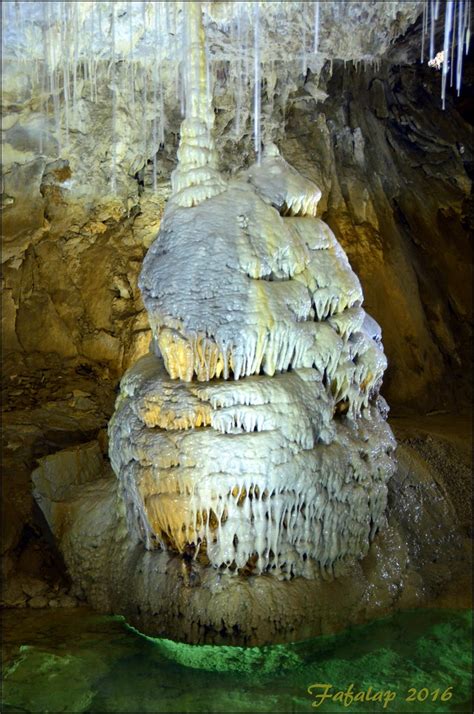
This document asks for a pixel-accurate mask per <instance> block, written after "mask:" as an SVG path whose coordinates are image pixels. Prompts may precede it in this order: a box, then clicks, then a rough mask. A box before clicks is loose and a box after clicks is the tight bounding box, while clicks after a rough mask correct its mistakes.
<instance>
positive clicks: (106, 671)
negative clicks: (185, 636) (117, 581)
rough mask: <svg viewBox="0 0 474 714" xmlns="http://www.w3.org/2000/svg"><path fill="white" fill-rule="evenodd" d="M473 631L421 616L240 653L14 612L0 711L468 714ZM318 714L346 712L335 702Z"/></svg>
mask: <svg viewBox="0 0 474 714" xmlns="http://www.w3.org/2000/svg"><path fill="white" fill-rule="evenodd" d="M471 624H472V614H471V613H470V612H469V611H460V610H413V611H408V612H403V613H397V614H395V615H394V616H392V617H389V618H384V619H382V620H378V621H375V622H372V623H370V624H369V625H363V626H357V627H353V628H350V629H349V630H347V631H345V632H344V633H342V634H339V635H331V636H324V637H319V638H317V639H310V640H306V641H304V642H295V643H291V644H287V645H274V646H267V647H250V648H241V647H227V646H210V645H205V646H196V645H183V644H180V643H175V642H172V641H170V640H163V639H151V638H146V637H143V636H141V635H139V634H138V633H137V632H136V631H134V630H132V629H131V628H129V627H127V625H126V624H125V623H124V621H123V619H122V618H119V617H105V616H101V615H97V614H95V613H93V612H91V611H90V610H89V609H88V608H86V607H82V608H77V609H76V610H74V611H69V612H66V611H64V610H56V611H54V612H53V611H47V610H43V611H39V612H32V611H31V610H28V609H26V610H23V611H22V612H21V613H20V612H18V611H13V610H10V611H7V612H6V613H5V614H4V617H3V633H4V670H3V671H4V686H3V706H2V711H10V712H20V711H21V712H25V711H26V712H47V711H50V712H65V711H75V712H89V713H91V714H92V713H95V712H306V711H307V712H309V711H311V710H312V706H314V705H315V703H317V702H318V701H319V700H318V698H317V695H318V694H320V693H321V692H322V691H323V690H322V689H321V687H322V686H323V683H329V684H330V685H331V690H330V691H331V693H332V695H333V696H334V695H335V693H336V692H337V691H347V690H348V689H349V688H350V686H351V685H352V696H353V697H354V696H355V694H356V693H357V692H364V693H365V695H364V698H363V699H362V700H359V701H357V700H355V701H352V702H351V701H350V700H347V701H349V704H350V710H351V711H353V710H355V711H361V712H367V711H369V712H371V711H374V712H375V711H383V710H385V709H387V710H388V711H391V712H413V711H415V710H416V712H430V713H432V712H470V711H472V708H471V704H472V702H471V701H470V674H471V647H470V642H469V640H470V627H471ZM311 685H316V686H315V688H313V690H312V692H311V693H309V692H308V688H309V687H310V686H311ZM317 685H319V686H317ZM377 692H382V693H383V694H381V695H379V697H382V699H380V698H379V700H377V697H376V696H375V695H376V693H377ZM388 692H391V693H392V694H391V695H389V694H388ZM367 693H369V695H368V696H367ZM370 693H371V695H370ZM370 696H371V697H372V699H371V698H370ZM386 697H387V699H385V698H386ZM384 701H386V705H385V706H384V705H383V702H384ZM319 703H320V706H319V707H318V709H319V711H322V712H340V711H341V706H342V705H341V703H340V701H337V699H336V700H332V699H327V700H326V701H324V702H323V703H322V705H321V702H319ZM346 706H347V705H346ZM343 710H345V709H343Z"/></svg>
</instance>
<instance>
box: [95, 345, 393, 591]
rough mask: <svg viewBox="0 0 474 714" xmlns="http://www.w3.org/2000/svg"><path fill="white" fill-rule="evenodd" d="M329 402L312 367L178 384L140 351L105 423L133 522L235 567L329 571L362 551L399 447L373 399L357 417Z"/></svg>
mask: <svg viewBox="0 0 474 714" xmlns="http://www.w3.org/2000/svg"><path fill="white" fill-rule="evenodd" d="M334 405H335V400H334V398H333V397H332V396H331V395H330V393H329V390H328V389H327V388H326V387H325V386H324V384H323V382H322V378H321V374H320V373H319V372H318V371H317V370H316V369H311V368H306V369H304V368H303V369H295V370H292V371H291V372H286V373H279V374H276V375H275V376H273V377H269V376H251V377H247V378H245V379H241V380H239V381H238V382H235V381H227V382H226V381H224V380H219V381H217V380H216V381H214V382H206V383H200V382H197V381H194V382H191V383H184V382H180V381H176V380H171V379H170V377H169V376H168V375H167V373H166V371H165V370H164V368H163V365H162V361H161V360H160V359H159V358H157V357H156V356H154V355H150V356H148V357H143V358H142V359H141V360H139V362H137V364H136V365H135V366H134V367H132V368H131V369H130V370H129V371H128V373H127V374H126V375H125V377H124V378H123V380H122V386H121V395H120V397H119V400H118V403H117V409H116V413H115V416H114V418H113V421H112V423H111V425H110V429H109V431H110V438H111V452H110V453H111V458H112V466H113V468H114V470H115V472H116V473H117V474H118V475H119V478H120V481H121V485H122V496H123V498H124V501H125V503H126V505H127V511H128V524H129V528H130V530H132V531H133V532H134V533H135V535H136V536H138V537H139V538H140V537H141V539H142V540H143V542H144V543H145V545H146V547H147V548H150V549H153V548H156V547H158V548H162V549H168V548H170V549H172V550H174V551H177V552H179V553H182V554H184V553H186V554H187V555H191V556H192V557H193V558H194V559H197V560H199V562H201V563H204V564H210V565H212V566H214V567H220V568H222V567H224V568H226V569H229V571H230V572H234V573H236V574H237V573H242V572H243V571H244V569H245V572H251V573H253V574H261V573H263V572H270V573H271V574H273V575H276V576H277V577H279V578H288V577H290V576H294V575H303V576H305V577H310V578H311V577H315V575H319V573H321V575H322V576H323V577H326V576H327V575H331V574H332V571H333V566H334V564H335V563H336V562H337V561H340V560H343V559H347V558H350V557H360V556H361V555H364V554H365V553H366V551H367V549H368V546H369V540H370V537H371V536H373V535H374V533H375V532H376V531H377V529H378V528H379V527H380V526H381V525H382V524H383V523H384V510H385V506H386V494H387V481H388V479H389V477H390V476H391V474H392V472H393V468H394V461H393V456H392V452H393V449H394V446H395V443H394V439H393V437H392V435H391V432H390V429H389V427H388V426H387V424H386V423H385V421H384V419H383V418H382V417H381V415H380V413H379V411H378V408H377V406H371V407H370V408H369V409H368V410H367V414H366V418H365V419H361V420H359V421H357V422H355V421H352V420H349V419H343V420H342V421H341V420H335V419H334V418H333V414H334Z"/></svg>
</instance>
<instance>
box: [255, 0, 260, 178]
mask: <svg viewBox="0 0 474 714" xmlns="http://www.w3.org/2000/svg"><path fill="white" fill-rule="evenodd" d="M259 6H260V2H259V0H257V2H255V4H254V82H255V86H254V110H253V112H254V145H255V152H256V154H257V163H258V164H260V161H261V154H262V151H261V140H260V105H261V95H260V92H261V87H260V82H261V67H260V7H259Z"/></svg>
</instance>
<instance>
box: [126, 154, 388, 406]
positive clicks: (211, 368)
mask: <svg viewBox="0 0 474 714" xmlns="http://www.w3.org/2000/svg"><path fill="white" fill-rule="evenodd" d="M265 176H268V180H267V181H266V180H265ZM178 196H179V194H178ZM319 197H320V191H319V189H318V188H317V187H316V186H315V185H314V184H313V183H312V182H310V181H309V180H306V179H304V178H303V177H301V176H300V175H298V174H297V172H296V171H295V170H294V169H292V168H291V167H289V166H288V164H286V162H285V161H284V159H283V158H282V157H280V156H275V155H274V152H273V151H272V153H271V155H270V156H266V157H264V159H263V161H262V163H261V165H260V166H259V167H255V168H253V169H251V170H250V171H249V173H248V175H244V177H243V178H241V179H237V180H234V181H233V182H231V183H230V184H229V185H228V186H227V188H226V189H225V190H223V191H221V193H220V194H219V195H217V196H214V197H212V198H211V199H210V200H208V201H205V202H201V203H199V204H198V205H196V206H194V207H193V208H192V209H183V208H182V207H181V206H180V205H176V202H175V200H174V199H173V198H172V199H171V201H170V202H169V204H168V207H167V209H166V211H165V214H164V216H163V220H162V223H161V227H160V233H159V237H158V240H157V241H156V242H155V243H154V244H153V245H152V246H151V248H150V250H149V252H148V254H147V256H146V257H145V260H144V263H143V269H142V273H141V278H140V287H141V290H142V293H143V297H144V302H145V307H146V309H147V312H148V315H149V318H150V324H151V328H152V330H153V334H154V338H155V342H156V345H157V346H158V348H159V351H160V352H161V354H162V355H163V358H164V362H165V367H166V370H167V371H168V373H169V374H170V375H171V377H172V378H179V379H182V380H184V381H190V380H192V379H193V377H196V378H197V379H198V380H200V381H208V380H211V379H213V378H215V377H222V378H223V379H229V378H233V379H239V378H241V377H244V376H245V377H248V376H250V375H252V374H260V373H262V372H263V373H264V374H267V375H269V376H272V375H274V374H275V373H276V372H280V371H285V370H288V369H289V368H293V369H300V368H313V367H314V368H315V369H317V370H318V372H319V374H320V377H321V379H322V378H325V379H326V380H327V381H328V383H329V385H330V386H331V387H332V390H333V392H334V394H335V396H336V397H337V401H338V402H339V401H344V400H347V408H348V409H349V410H350V412H351V414H352V415H353V416H355V415H359V414H360V413H361V409H362V408H363V407H367V406H368V403H369V399H370V395H371V393H372V391H373V390H374V389H376V387H377V386H378V385H379V383H380V380H381V378H382V374H383V372H384V369H385V367H386V359H385V356H384V354H383V349H382V346H381V342H380V330H379V328H378V327H377V326H376V325H374V321H373V320H372V319H366V314H365V312H364V310H363V309H362V308H361V304H362V300H363V296H362V289H361V286H360V283H359V280H358V278H357V276H356V275H355V274H354V272H353V271H352V269H351V267H350V264H349V261H348V260H347V257H346V255H345V253H344V251H343V250H342V248H341V247H340V245H339V244H338V242H337V240H336V238H335V236H334V234H333V233H332V231H331V229H330V228H329V226H327V225H326V224H325V223H324V222H323V221H321V220H320V219H319V218H315V217H314V214H315V213H316V207H317V202H318V200H319ZM282 212H283V213H284V214H285V215H282V214H281V213H282Z"/></svg>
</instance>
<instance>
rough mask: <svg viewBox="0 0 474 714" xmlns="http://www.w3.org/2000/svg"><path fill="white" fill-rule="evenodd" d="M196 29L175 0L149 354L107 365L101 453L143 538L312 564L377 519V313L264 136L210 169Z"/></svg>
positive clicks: (275, 568) (193, 16)
mask: <svg viewBox="0 0 474 714" xmlns="http://www.w3.org/2000/svg"><path fill="white" fill-rule="evenodd" d="M201 32H202V29H201V26H200V16H199V7H198V4H195V3H190V4H189V11H188V27H187V33H188V37H189V38H190V47H189V51H190V62H189V71H188V86H187V94H188V102H189V103H188V111H187V116H186V119H185V121H184V122H183V125H182V134H181V145H180V149H179V165H178V168H177V170H176V171H175V173H174V175H173V188H174V193H173V196H172V198H171V200H170V202H169V204H168V206H167V208H166V211H165V215H164V217H163V220H162V224H161V228H160V232H159V235H158V237H157V239H156V241H155V243H154V244H153V245H152V246H151V248H150V250H149V252H148V254H147V256H146V258H145V261H144V265H143V270H142V274H141V281H140V285H141V289H142V293H143V296H144V300H145V306H146V308H147V311H148V314H149V318H150V324H151V327H152V330H153V335H154V354H152V355H150V356H149V357H146V358H143V359H142V360H140V361H139V362H138V363H137V364H136V365H135V366H134V367H133V368H132V369H131V370H130V371H129V373H128V374H126V375H125V377H124V378H123V380H122V387H121V396H120V398H119V400H118V402H117V408H116V413H115V415H114V418H113V421H112V423H111V427H110V436H111V448H110V454H111V460H112V465H113V468H114V470H115V472H116V474H117V476H118V478H119V480H120V482H121V485H122V494H123V498H124V501H125V503H126V504H127V513H128V523H129V527H130V529H131V530H134V531H135V532H136V534H137V535H138V536H139V537H140V538H141V539H142V540H143V542H144V544H145V546H146V547H147V548H161V549H170V550H175V551H176V552H179V553H181V554H186V555H187V556H192V557H193V558H194V559H195V560H198V561H199V562H200V563H202V564H203V565H209V567H215V568H221V569H222V568H226V569H227V570H228V571H229V572H233V573H236V574H242V573H245V574H248V573H253V574H262V573H265V572H269V573H271V574H273V575H276V576H278V577H280V578H290V577H292V576H294V575H304V576H306V577H308V578H311V577H314V576H315V575H316V574H317V573H320V572H321V573H322V574H323V575H325V576H326V575H327V574H328V573H332V571H333V567H334V565H335V564H336V563H338V562H340V561H344V560H346V559H348V558H354V557H360V556H361V555H364V554H365V553H366V551H367V549H368V547H369V542H370V538H371V537H373V535H374V533H376V532H377V530H378V529H379V527H380V526H381V525H382V523H383V518H384V510H385V506H386V493H387V485H386V484H387V480H388V479H389V477H390V476H391V474H392V472H393V467H394V461H393V457H392V452H393V448H394V442H393V438H392V436H391V432H390V430H389V428H388V426H387V425H386V424H385V420H384V415H385V412H386V408H385V406H384V402H383V400H382V399H381V398H380V397H379V396H378V391H379V388H380V384H381V379H382V374H383V371H384V369H385V367H386V360H385V356H384V354H383V349H382V345H381V340H380V329H379V327H378V325H377V324H376V323H375V322H374V320H372V319H371V318H370V317H369V316H368V315H367V314H366V313H365V312H364V310H363V309H362V307H361V305H362V299H363V296H362V290H361V286H360V283H359V281H358V279H357V277H356V276H355V274H354V273H353V272H352V270H351V267H350V265H349V262H348V260H347V258H346V256H345V254H344V252H343V250H342V249H341V247H340V245H339V244H338V242H337V240H336V238H335V236H334V234H333V233H332V231H331V230H330V229H329V227H328V226H327V225H326V224H325V223H323V222H322V221H321V220H320V219H318V218H316V211H317V204H318V201H319V198H320V196H321V193H320V191H319V189H318V188H317V187H316V186H315V185H314V184H313V183H312V182H310V181H308V180H307V179H304V178H303V177H302V176H300V175H299V174H298V173H297V172H296V171H295V170H294V169H292V168H291V167H290V166H288V164H287V163H286V162H285V161H284V159H283V158H282V157H281V156H280V155H279V153H278V150H277V149H276V147H274V146H273V145H270V146H268V147H266V151H265V153H264V157H263V160H262V161H261V163H260V164H259V165H255V166H254V167H253V168H251V169H250V170H249V171H248V172H247V173H244V174H243V175H242V176H241V177H240V178H238V179H235V180H233V181H231V182H229V183H227V184H225V183H224V181H223V180H222V179H221V178H220V177H219V174H218V173H217V170H216V161H215V152H214V147H213V144H212V138H211V131H210V130H211V127H212V116H213V115H212V108H211V107H210V106H209V102H208V95H207V94H206V91H205V89H206V87H205V81H206V75H205V60H204V51H203V42H202V38H200V33H201ZM170 378H171V379H170Z"/></svg>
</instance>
